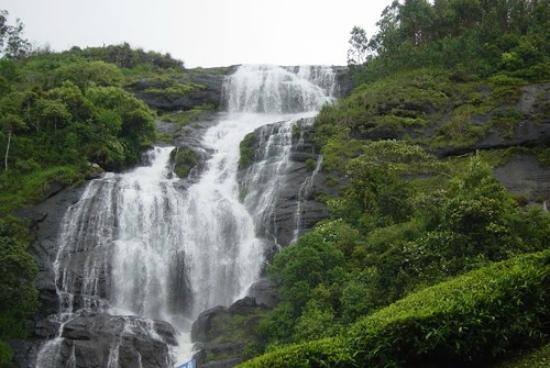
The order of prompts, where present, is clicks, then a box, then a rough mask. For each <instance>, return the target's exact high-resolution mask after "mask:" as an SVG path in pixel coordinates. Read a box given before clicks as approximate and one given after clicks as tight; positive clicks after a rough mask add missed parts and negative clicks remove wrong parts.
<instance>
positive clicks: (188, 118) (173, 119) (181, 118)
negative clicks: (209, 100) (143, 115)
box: [159, 105, 215, 126]
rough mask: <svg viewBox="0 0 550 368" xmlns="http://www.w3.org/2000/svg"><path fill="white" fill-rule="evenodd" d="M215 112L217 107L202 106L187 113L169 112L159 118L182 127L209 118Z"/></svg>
mask: <svg viewBox="0 0 550 368" xmlns="http://www.w3.org/2000/svg"><path fill="white" fill-rule="evenodd" d="M214 111H215V106H212V105H200V106H197V107H194V108H192V109H191V110H187V111H176V112H168V113H165V114H163V115H161V116H160V117H159V119H160V120H161V121H166V122H170V123H176V124H178V125H181V126H186V125H188V124H190V123H192V122H195V121H198V120H200V119H203V118H205V117H207V116H208V115H209V114H211V113H213V112H214Z"/></svg>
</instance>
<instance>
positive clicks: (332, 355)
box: [240, 338, 353, 368]
mask: <svg viewBox="0 0 550 368" xmlns="http://www.w3.org/2000/svg"><path fill="white" fill-rule="evenodd" d="M352 365H353V359H352V356H351V354H350V353H349V352H348V351H347V350H346V349H345V345H344V341H343V340H342V339H341V338H326V339H322V340H316V341H312V342H307V343H304V344H299V345H291V346H287V347H284V348H282V349H277V350H274V351H272V352H269V353H267V354H265V355H262V356H260V357H258V358H255V359H252V360H250V361H248V362H245V363H244V364H242V365H241V366H240V367H242V368H257V367H258V368H259V367H262V368H279V367H280V368H283V367H285V368H305V367H331V368H338V367H342V368H344V367H346V368H347V367H351V366H352Z"/></svg>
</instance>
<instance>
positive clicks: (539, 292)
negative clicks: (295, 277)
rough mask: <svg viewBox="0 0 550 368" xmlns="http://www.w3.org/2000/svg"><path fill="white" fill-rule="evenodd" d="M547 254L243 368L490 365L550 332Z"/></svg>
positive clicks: (415, 297)
mask: <svg viewBox="0 0 550 368" xmlns="http://www.w3.org/2000/svg"><path fill="white" fill-rule="evenodd" d="M549 261H550V252H549V251H548V250H547V251H545V252H539V253H534V254H529V255H525V256H521V257H515V258H512V259H510V260H507V261H503V262H498V263H494V264H492V265H489V266H486V267H482V268H480V269H478V270H475V271H471V272H469V273H466V274H464V275H462V276H460V277H456V278H454V279H451V280H449V281H446V282H442V283H439V284H437V285H434V286H432V287H428V288H426V289H424V290H421V291H418V292H415V293H412V294H410V295H409V296H407V297H405V298H404V299H402V300H400V301H398V302H396V303H394V304H391V305H390V306H388V307H386V308H383V309H381V310H379V311H378V312H375V313H373V314H372V315H370V316H368V317H365V318H363V319H361V320H359V321H358V322H357V323H355V324H354V325H353V326H352V327H351V328H350V329H348V330H347V331H344V332H343V333H342V334H341V335H340V336H339V337H336V338H329V339H323V340H319V341H315V342H308V343H304V344H299V345H294V346H289V347H284V348H281V349H277V350H274V351H273V352H270V353H267V354H266V355H264V356H261V357H259V358H256V359H254V360H252V361H250V362H248V363H245V364H243V365H242V366H243V367H308V366H331V367H333V366H334V367H338V366H340V367H350V366H369V367H402V366H432V367H433V366H443V365H446V364H448V363H449V362H450V361H452V362H453V363H454V364H457V365H468V364H477V365H480V364H487V363H489V362H491V361H494V360H495V359H497V358H500V357H503V356H505V355H506V354H508V353H509V352H510V350H514V349H518V348H522V347H523V348H528V347H530V346H533V345H534V346H536V345H537V344H540V342H541V341H544V339H545V338H546V334H547V333H548V327H547V326H546V322H547V321H548V318H549V317H550V308H549V307H548V306H549V301H550V293H549V290H550V289H549V288H548V280H549V277H550V266H549V265H550V263H549Z"/></svg>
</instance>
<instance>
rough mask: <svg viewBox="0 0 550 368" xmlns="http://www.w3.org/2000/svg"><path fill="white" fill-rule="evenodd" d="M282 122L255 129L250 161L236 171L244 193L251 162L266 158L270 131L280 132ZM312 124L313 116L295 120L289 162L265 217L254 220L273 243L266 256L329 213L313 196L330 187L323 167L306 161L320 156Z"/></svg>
mask: <svg viewBox="0 0 550 368" xmlns="http://www.w3.org/2000/svg"><path fill="white" fill-rule="evenodd" d="M283 124H284V122H279V123H274V124H268V125H265V126H263V127H261V128H259V129H257V130H255V131H254V133H253V134H254V135H255V137H256V138H255V139H254V140H253V142H254V144H253V146H252V148H253V150H254V152H255V153H254V155H253V164H252V165H250V167H247V168H244V169H241V170H240V172H239V178H240V180H241V182H240V184H241V190H243V191H244V194H245V195H246V189H245V188H246V185H247V184H246V180H247V178H248V177H249V176H250V175H252V173H253V170H254V169H255V168H254V164H258V163H261V162H262V160H264V159H265V157H264V155H265V152H266V145H267V144H268V142H269V137H270V135H277V134H282V133H281V129H282V126H283ZM312 124H313V120H312V119H302V120H300V121H299V122H297V127H296V128H293V132H292V147H291V149H290V154H289V162H288V164H287V168H286V171H285V173H284V174H283V175H284V176H283V180H284V183H282V184H281V185H279V186H278V187H277V192H276V193H275V195H274V198H275V199H274V202H273V203H274V204H273V206H272V208H271V209H270V210H269V211H268V212H267V213H264V218H263V219H261V222H260V223H258V222H257V224H256V226H257V231H258V232H259V234H260V235H261V236H263V237H265V238H266V239H268V240H271V241H272V242H273V245H272V246H271V247H268V249H266V256H267V258H268V259H269V258H271V256H272V255H273V253H274V252H275V251H276V249H277V248H278V247H279V246H287V245H289V244H290V243H291V242H292V241H293V240H294V239H296V238H297V236H299V235H301V234H303V233H304V232H305V231H307V230H308V229H310V228H311V227H313V226H314V225H315V224H316V223H317V222H319V221H320V220H322V219H325V218H327V217H328V211H327V209H326V206H325V205H324V204H323V203H321V202H319V201H317V200H316V194H317V193H320V192H323V191H324V192H327V191H329V190H330V189H329V188H327V186H326V184H325V174H324V173H323V172H322V170H321V171H315V172H314V170H312V169H311V167H310V165H308V161H313V162H315V163H316V164H317V163H318V160H319V159H320V156H319V153H318V152H317V151H316V149H315V146H314V144H313V142H312V140H311V133H312V129H313V128H312ZM268 159H269V157H268ZM262 184H265V183H255V185H260V186H261V185H262ZM265 189H266V190H267V188H265ZM298 216H299V219H298ZM257 221H260V220H257ZM298 223H299V224H298Z"/></svg>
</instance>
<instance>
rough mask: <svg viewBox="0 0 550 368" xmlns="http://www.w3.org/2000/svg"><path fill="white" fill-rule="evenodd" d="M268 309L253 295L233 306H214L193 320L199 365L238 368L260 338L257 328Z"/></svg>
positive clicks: (193, 336)
mask: <svg viewBox="0 0 550 368" xmlns="http://www.w3.org/2000/svg"><path fill="white" fill-rule="evenodd" d="M265 311H266V308H265V306H263V305H258V304H257V303H256V301H255V299H254V298H253V297H245V298H243V299H240V300H237V301H236V302H235V303H233V304H232V305H231V306H229V307H222V306H218V307H214V308H211V309H209V310H207V311H205V312H203V313H201V314H200V315H199V317H198V319H197V320H196V321H195V322H194V323H193V327H192V333H191V335H192V338H193V341H195V347H196V348H198V350H199V352H198V353H197V354H196V355H195V359H197V362H198V366H199V367H201V368H203V367H234V366H235V365H237V364H238V363H240V362H241V361H242V360H243V354H244V350H245V349H246V346H247V345H248V344H254V343H255V342H256V339H257V338H258V337H257V336H256V335H255V331H256V328H257V326H258V323H259V321H260V318H261V316H262V315H263V314H264V313H265Z"/></svg>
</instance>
